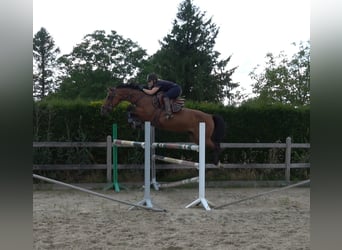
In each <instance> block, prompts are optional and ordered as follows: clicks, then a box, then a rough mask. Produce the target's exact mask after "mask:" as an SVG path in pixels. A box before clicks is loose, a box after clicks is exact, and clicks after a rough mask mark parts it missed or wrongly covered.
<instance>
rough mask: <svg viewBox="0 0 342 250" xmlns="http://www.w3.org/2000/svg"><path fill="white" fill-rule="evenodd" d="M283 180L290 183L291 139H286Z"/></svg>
mask: <svg viewBox="0 0 342 250" xmlns="http://www.w3.org/2000/svg"><path fill="white" fill-rule="evenodd" d="M285 166H286V168H285V180H286V181H287V182H290V171H291V137H287V138H286V152H285Z"/></svg>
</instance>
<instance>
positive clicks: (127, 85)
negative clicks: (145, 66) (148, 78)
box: [116, 83, 141, 91]
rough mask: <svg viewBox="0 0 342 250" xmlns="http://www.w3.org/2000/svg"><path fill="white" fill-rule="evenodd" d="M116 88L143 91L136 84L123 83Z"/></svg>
mask: <svg viewBox="0 0 342 250" xmlns="http://www.w3.org/2000/svg"><path fill="white" fill-rule="evenodd" d="M116 88H118V89H123V88H128V89H136V90H140V91H141V87H140V86H139V84H136V83H122V84H120V85H118V86H117V87H116Z"/></svg>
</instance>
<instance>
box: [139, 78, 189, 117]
mask: <svg viewBox="0 0 342 250" xmlns="http://www.w3.org/2000/svg"><path fill="white" fill-rule="evenodd" d="M147 85H148V87H149V89H143V91H144V92H145V93H146V94H149V95H154V94H155V93H157V92H158V91H163V93H164V94H163V101H164V104H165V111H166V118H167V119H170V118H172V112H171V106H170V99H176V98H177V97H179V96H180V95H181V93H182V89H181V87H180V86H179V85H178V84H177V83H174V82H170V81H166V80H161V79H158V76H157V75H156V74H155V73H151V74H149V75H148V76H147Z"/></svg>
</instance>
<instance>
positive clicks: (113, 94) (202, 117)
mask: <svg viewBox="0 0 342 250" xmlns="http://www.w3.org/2000/svg"><path fill="white" fill-rule="evenodd" d="M153 98H154V96H151V95H147V94H145V92H143V91H142V90H141V88H140V86H138V85H135V84H122V85H119V86H117V87H116V88H109V89H108V94H107V97H106V100H105V102H104V104H103V105H102V107H101V114H102V115H106V114H108V113H109V111H111V110H112V109H113V108H114V107H115V106H116V105H118V104H119V103H120V102H122V101H128V102H130V103H131V104H132V105H133V110H132V113H133V115H134V116H135V117H136V118H138V119H139V120H141V121H142V122H145V121H150V122H151V123H152V125H153V126H155V127H156V128H159V129H162V130H167V131H174V132H188V133H189V134H190V136H191V139H192V141H193V142H194V143H196V144H198V143H199V123H200V122H205V130H206V131H205V137H206V138H205V142H206V146H207V147H208V148H210V149H212V150H213V161H214V164H215V165H217V164H218V163H219V153H220V151H221V150H220V142H221V141H222V139H223V137H224V130H225V124H224V121H223V119H222V118H221V117H220V116H218V115H211V114H207V113H204V112H202V111H199V110H195V109H188V108H182V109H181V110H180V111H178V112H177V113H173V118H171V119H167V118H166V115H165V114H166V113H165V111H164V110H163V109H161V108H156V107H155V106H154V105H153Z"/></svg>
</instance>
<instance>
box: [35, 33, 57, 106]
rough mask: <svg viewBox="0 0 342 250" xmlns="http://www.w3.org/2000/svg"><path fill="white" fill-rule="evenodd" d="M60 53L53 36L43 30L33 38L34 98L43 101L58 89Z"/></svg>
mask: <svg viewBox="0 0 342 250" xmlns="http://www.w3.org/2000/svg"><path fill="white" fill-rule="evenodd" d="M59 53H60V50H59V48H58V47H56V46H55V42H54V40H53V38H52V37H51V35H50V34H49V33H48V32H47V30H46V29H45V28H43V27H42V28H41V29H40V30H39V31H38V32H37V33H36V34H35V36H34V38H33V97H34V98H35V99H38V100H39V99H40V100H41V99H43V98H44V97H45V96H47V95H48V94H50V93H52V92H54V91H55V90H56V89H57V87H58V84H57V79H56V74H57V72H56V69H57V68H56V66H57V55H58V54H59Z"/></svg>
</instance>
